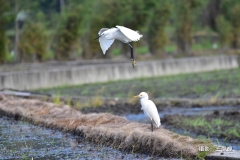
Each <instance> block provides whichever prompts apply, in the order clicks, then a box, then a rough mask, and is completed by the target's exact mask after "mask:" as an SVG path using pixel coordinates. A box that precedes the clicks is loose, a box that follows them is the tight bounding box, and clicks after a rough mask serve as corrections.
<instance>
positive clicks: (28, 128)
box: [0, 116, 173, 160]
mask: <svg viewBox="0 0 240 160" xmlns="http://www.w3.org/2000/svg"><path fill="white" fill-rule="evenodd" d="M0 134H1V135H0V159H32V158H33V159H34V160H35V159H36V160H37V159H38V160H46V159H57V160H60V159H110V160H111V159H151V158H153V159H154V157H152V156H149V155H144V154H135V153H129V152H120V151H119V150H116V149H113V148H111V147H107V146H103V145H100V144H99V145H97V144H93V143H91V142H89V141H87V140H85V139H84V137H80V136H76V135H73V134H70V133H63V132H60V131H57V130H52V129H48V128H44V127H39V126H36V125H33V124H30V123H28V122H24V121H16V120H14V119H13V118H9V117H6V116H2V117H0ZM155 158H156V157H155ZM172 160H173V159H172Z"/></svg>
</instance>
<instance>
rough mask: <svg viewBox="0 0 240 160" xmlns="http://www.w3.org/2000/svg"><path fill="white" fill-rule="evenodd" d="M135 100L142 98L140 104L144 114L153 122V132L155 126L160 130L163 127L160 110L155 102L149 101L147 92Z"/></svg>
mask: <svg viewBox="0 0 240 160" xmlns="http://www.w3.org/2000/svg"><path fill="white" fill-rule="evenodd" d="M134 98H140V103H141V105H142V108H141V110H143V112H144V114H145V115H146V116H147V117H148V118H149V119H150V120H151V127H152V132H153V125H154V126H155V127H156V128H159V126H160V125H161V122H160V117H159V114H158V110H157V107H156V105H155V104H154V103H153V101H151V100H149V99H148V94H147V93H146V92H141V93H140V94H139V95H137V96H134Z"/></svg>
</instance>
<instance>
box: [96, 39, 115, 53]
mask: <svg viewBox="0 0 240 160" xmlns="http://www.w3.org/2000/svg"><path fill="white" fill-rule="evenodd" d="M113 42H114V39H113V40H108V39H106V38H105V37H104V36H102V37H99V43H100V46H101V48H102V51H103V54H105V53H106V51H107V50H108V48H109V47H110V46H111V45H112V44H113Z"/></svg>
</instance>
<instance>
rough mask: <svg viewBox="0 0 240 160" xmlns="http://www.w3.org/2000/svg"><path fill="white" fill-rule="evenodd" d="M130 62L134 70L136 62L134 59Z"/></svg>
mask: <svg viewBox="0 0 240 160" xmlns="http://www.w3.org/2000/svg"><path fill="white" fill-rule="evenodd" d="M131 61H132V66H133V68H134V67H135V66H136V61H135V60H134V59H131Z"/></svg>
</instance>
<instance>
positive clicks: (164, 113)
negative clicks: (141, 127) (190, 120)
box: [123, 106, 240, 150]
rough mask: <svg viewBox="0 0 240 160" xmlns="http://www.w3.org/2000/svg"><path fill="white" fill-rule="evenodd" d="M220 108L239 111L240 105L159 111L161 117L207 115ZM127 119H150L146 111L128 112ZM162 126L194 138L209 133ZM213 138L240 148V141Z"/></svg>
mask: <svg viewBox="0 0 240 160" xmlns="http://www.w3.org/2000/svg"><path fill="white" fill-rule="evenodd" d="M216 110H218V111H219V112H225V111H239V110H240V108H239V107H235V106H217V107H202V108H166V109H164V110H162V111H161V112H159V115H160V117H161V118H163V117H165V116H167V115H175V114H179V115H206V114H212V113H213V112H214V111H216ZM123 116H124V117H125V118H126V119H128V120H130V121H136V122H140V123H149V125H150V121H149V120H148V119H147V117H146V116H145V115H144V113H139V114H127V115H123ZM162 126H163V127H164V128H166V129H169V130H171V131H173V132H176V133H179V134H182V135H188V136H191V137H193V138H199V137H205V138H207V135H197V134H195V133H192V132H188V131H184V130H180V129H176V128H172V127H170V126H166V125H164V124H162ZM211 140H212V141H213V143H214V144H215V145H223V146H232V147H233V149H234V150H240V141H236V140H233V141H230V142H229V141H226V140H224V139H217V138H212V137H211Z"/></svg>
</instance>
